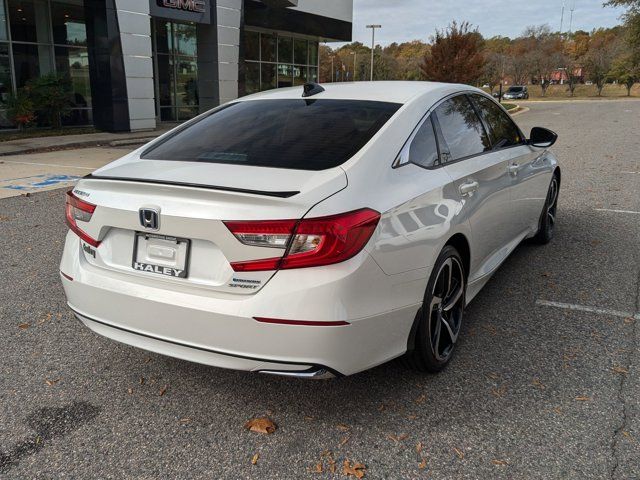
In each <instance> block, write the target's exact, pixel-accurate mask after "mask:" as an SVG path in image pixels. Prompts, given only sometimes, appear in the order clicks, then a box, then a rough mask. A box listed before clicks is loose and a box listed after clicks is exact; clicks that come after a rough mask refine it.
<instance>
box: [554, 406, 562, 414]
mask: <svg viewBox="0 0 640 480" xmlns="http://www.w3.org/2000/svg"><path fill="white" fill-rule="evenodd" d="M553 411H554V413H556V414H558V415H562V409H561V408H560V407H556V408H554V409H553Z"/></svg>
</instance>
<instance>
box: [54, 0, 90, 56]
mask: <svg viewBox="0 0 640 480" xmlns="http://www.w3.org/2000/svg"><path fill="white" fill-rule="evenodd" d="M51 23H52V25H53V43H55V44H62V45H75V46H86V45H87V29H86V27H85V19H84V6H83V3H82V0H67V1H66V2H64V3H62V2H59V1H54V2H51Z"/></svg>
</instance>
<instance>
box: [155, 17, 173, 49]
mask: <svg viewBox="0 0 640 480" xmlns="http://www.w3.org/2000/svg"><path fill="white" fill-rule="evenodd" d="M154 47H155V49H156V52H157V53H173V35H172V34H171V22H167V21H166V20H160V19H157V20H156V22H155V43H154Z"/></svg>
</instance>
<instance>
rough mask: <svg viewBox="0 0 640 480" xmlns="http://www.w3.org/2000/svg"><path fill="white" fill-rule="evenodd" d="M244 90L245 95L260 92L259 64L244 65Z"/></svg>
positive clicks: (249, 63)
mask: <svg viewBox="0 0 640 480" xmlns="http://www.w3.org/2000/svg"><path fill="white" fill-rule="evenodd" d="M244 76H245V90H246V93H247V95H248V94H250V93H256V92H259V91H260V64H259V63H257V62H247V63H246V64H245V71H244Z"/></svg>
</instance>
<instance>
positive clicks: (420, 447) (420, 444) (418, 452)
mask: <svg viewBox="0 0 640 480" xmlns="http://www.w3.org/2000/svg"><path fill="white" fill-rule="evenodd" d="M421 452H422V442H418V443H416V453H417V454H418V455H420V453H421Z"/></svg>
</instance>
